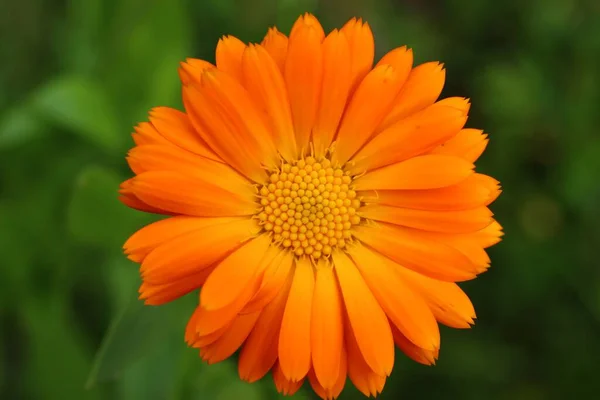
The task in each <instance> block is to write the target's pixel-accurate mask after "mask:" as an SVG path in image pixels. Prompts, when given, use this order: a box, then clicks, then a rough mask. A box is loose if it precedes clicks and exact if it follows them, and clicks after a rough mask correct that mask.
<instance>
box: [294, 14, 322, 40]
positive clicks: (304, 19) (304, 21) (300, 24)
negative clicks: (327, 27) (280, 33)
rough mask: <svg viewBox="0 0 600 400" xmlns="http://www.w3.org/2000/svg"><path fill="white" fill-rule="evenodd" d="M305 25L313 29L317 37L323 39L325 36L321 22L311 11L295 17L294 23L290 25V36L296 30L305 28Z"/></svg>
mask: <svg viewBox="0 0 600 400" xmlns="http://www.w3.org/2000/svg"><path fill="white" fill-rule="evenodd" d="M306 27H310V28H311V29H313V30H314V32H315V34H316V35H317V37H319V38H320V40H323V38H324V37H325V31H323V27H322V26H321V23H320V22H319V20H318V19H317V18H316V17H315V16H314V15H312V14H311V13H304V14H302V15H301V16H299V17H298V18H297V19H296V21H295V22H294V25H292V29H291V30H290V37H292V35H295V34H296V33H297V31H300V30H302V29H305V28H306Z"/></svg>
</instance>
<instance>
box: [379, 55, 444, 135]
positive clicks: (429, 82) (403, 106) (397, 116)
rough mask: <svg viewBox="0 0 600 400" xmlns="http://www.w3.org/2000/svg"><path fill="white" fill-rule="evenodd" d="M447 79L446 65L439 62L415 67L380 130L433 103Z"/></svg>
mask: <svg viewBox="0 0 600 400" xmlns="http://www.w3.org/2000/svg"><path fill="white" fill-rule="evenodd" d="M445 79H446V71H445V70H444V65H443V64H440V63H438V62H428V63H425V64H421V65H419V66H417V67H415V68H413V70H412V71H411V72H410V74H409V75H408V79H407V80H406V83H405V84H404V86H403V87H402V91H401V92H400V94H399V95H398V97H396V100H395V101H394V106H393V108H392V110H391V111H390V112H389V114H388V115H387V117H386V118H385V119H384V120H383V122H382V123H381V125H380V126H379V129H378V131H381V130H383V129H385V128H387V127H389V126H390V125H392V124H394V123H395V122H397V121H399V120H401V119H402V118H405V117H407V116H409V115H411V114H414V113H415V112H417V111H420V110H422V109H424V108H425V107H428V106H430V105H432V104H433V103H434V102H435V101H436V100H437V98H438V97H439V95H440V93H441V92H442V88H443V87H444V81H445Z"/></svg>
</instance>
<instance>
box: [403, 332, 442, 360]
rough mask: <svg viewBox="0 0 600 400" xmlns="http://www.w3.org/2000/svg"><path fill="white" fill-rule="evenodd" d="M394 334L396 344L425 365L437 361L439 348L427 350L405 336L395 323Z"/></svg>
mask: <svg viewBox="0 0 600 400" xmlns="http://www.w3.org/2000/svg"><path fill="white" fill-rule="evenodd" d="M392 334H393V335H394V343H396V346H398V348H399V349H400V350H402V352H403V353H404V354H406V355H407V356H408V357H410V358H411V359H413V360H414V361H416V362H418V363H420V364H423V365H433V364H435V361H436V360H437V358H438V356H439V353H440V350H439V349H434V350H425V349H423V348H421V347H419V346H417V345H415V344H414V343H413V342H411V341H410V340H408V339H407V338H406V336H404V335H403V334H402V332H400V330H398V328H396V327H395V326H393V325H392Z"/></svg>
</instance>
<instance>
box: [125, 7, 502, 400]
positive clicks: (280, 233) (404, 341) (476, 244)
mask: <svg viewBox="0 0 600 400" xmlns="http://www.w3.org/2000/svg"><path fill="white" fill-rule="evenodd" d="M373 59H374V42H373V36H372V33H371V30H370V28H369V25H368V24H366V23H363V22H362V21H361V20H357V19H352V20H350V21H349V22H348V23H347V24H346V25H344V27H343V28H341V29H340V30H337V29H336V30H333V31H332V32H330V33H329V34H327V35H326V34H325V32H324V31H323V28H322V27H321V25H320V24H319V22H318V21H317V19H316V18H315V17H313V16H312V15H309V14H306V15H303V16H301V17H300V18H299V19H298V20H297V21H296V23H295V24H294V26H293V28H292V30H291V33H290V35H289V37H287V36H285V35H284V34H282V33H280V32H279V31H277V29H275V28H271V29H270V30H269V31H268V33H267V35H266V37H265V38H264V40H263V41H262V43H261V44H249V45H246V44H244V43H242V42H241V41H240V40H238V39H236V38H234V37H231V36H228V37H224V38H223V39H221V40H220V41H219V43H218V45H217V49H216V65H212V64H211V63H209V62H207V61H202V60H198V59H188V60H187V61H186V62H185V63H182V65H181V69H180V77H181V81H182V84H183V102H184V105H185V112H182V111H177V110H175V109H171V108H166V107H159V108H155V109H153V110H152V111H151V112H150V118H149V122H144V123H141V124H140V125H139V126H137V128H136V131H135V133H134V134H133V138H134V141H135V144H136V146H135V147H134V148H133V149H132V150H131V151H130V153H129V156H128V158H127V159H128V162H129V165H130V167H131V169H132V170H133V172H134V173H135V177H133V178H132V179H129V180H127V181H125V182H124V183H123V184H122V187H121V200H122V201H123V202H124V203H125V204H126V205H128V206H130V207H133V208H135V209H138V210H142V211H146V212H151V213H157V214H162V215H165V216H167V217H166V218H164V219H162V220H160V221H158V222H155V223H153V224H151V225H149V226H146V227H144V228H142V229H141V230H139V231H138V232H137V233H135V234H134V235H133V236H132V237H131V238H130V239H129V240H128V241H127V243H126V244H125V251H126V253H127V255H128V256H129V258H130V259H132V260H134V261H136V262H139V263H141V275H142V279H143V283H142V286H141V288H140V293H141V296H140V297H141V298H142V299H144V300H145V302H146V303H147V304H151V305H159V304H163V303H166V302H170V301H172V300H175V299H177V298H178V297H180V296H183V295H185V294H186V293H189V292H191V291H194V290H197V289H199V288H201V290H200V296H199V305H198V307H197V308H196V310H195V311H194V312H193V314H192V316H191V318H190V320H189V323H188V325H187V330H186V333H185V339H186V341H187V343H188V344H189V345H190V346H192V347H194V348H198V349H199V350H200V356H201V357H202V359H204V360H205V361H207V362H208V363H216V362H219V361H222V360H225V359H227V358H228V357H230V356H232V355H233V354H234V353H235V352H236V351H238V350H239V363H238V366H239V375H240V377H241V379H243V380H246V381H248V382H254V381H257V380H259V379H261V378H262V377H263V376H265V375H266V374H267V373H268V372H271V375H272V377H273V379H274V381H275V385H276V387H277V389H278V390H279V391H280V392H282V393H284V394H292V393H294V392H295V391H297V390H298V388H299V387H300V386H301V385H302V383H303V382H304V381H305V380H306V379H307V380H308V381H309V382H310V385H311V386H312V388H313V389H314V391H315V392H316V393H317V394H318V395H319V396H321V397H322V398H327V399H328V398H336V397H337V396H338V395H339V394H340V392H341V391H342V389H343V387H344V385H345V383H346V379H347V377H349V378H350V380H351V381H352V382H353V383H354V385H355V386H356V387H357V388H358V389H359V390H360V391H361V392H363V393H364V394H365V395H367V396H369V395H376V394H378V393H380V392H381V391H382V389H383V386H384V384H385V381H386V377H388V376H389V375H390V373H391V371H392V367H393V365H394V345H396V346H398V347H399V348H400V349H401V350H402V351H403V352H404V353H405V354H406V355H408V356H409V357H410V358H412V359H414V360H415V361H417V362H419V363H423V364H433V363H434V362H435V360H436V359H437V356H438V351H439V349H440V333H439V330H438V322H439V323H442V324H445V325H448V326H451V327H454V328H468V327H469V326H471V324H473V320H474V318H475V312H474V310H473V306H472V305H471V302H470V301H469V298H468V297H467V296H466V294H465V293H464V292H463V291H462V290H461V289H460V288H459V287H458V286H457V284H456V283H455V282H460V281H465V280H469V279H473V278H475V277H476V276H477V275H478V274H479V273H481V272H484V271H485V270H486V269H487V268H488V267H489V264H490V259H489V258H488V256H487V254H486V251H485V249H486V248H487V247H489V246H491V245H493V244H495V243H497V242H498V241H499V240H500V237H501V235H502V233H501V227H500V225H499V224H498V223H497V222H495V221H494V219H493V217H492V213H491V212H490V210H489V208H488V205H489V204H490V203H491V202H492V201H493V200H494V199H495V198H496V197H497V196H498V195H499V193H500V189H499V185H498V182H497V181H496V180H495V179H493V178H491V177H489V176H486V175H482V174H479V173H476V172H475V171H474V165H473V163H474V162H475V161H476V160H477V158H478V157H479V156H480V155H481V154H482V152H483V151H484V148H485V147H486V145H487V141H488V139H487V136H486V135H485V134H484V133H483V132H482V131H480V130H476V129H469V128H464V126H465V123H466V121H467V114H468V111H469V101H468V100H467V99H464V98H457V97H451V98H446V99H443V100H439V101H437V99H438V97H439V95H440V92H441V90H442V86H443V84H444V79H445V71H444V69H443V66H442V65H441V64H439V63H437V62H429V63H425V64H421V65H419V66H416V67H413V55H412V51H411V50H410V49H407V48H406V47H399V48H396V49H394V50H392V51H390V52H389V53H387V54H386V55H385V56H383V58H382V59H381V60H379V61H378V62H377V63H376V64H375V66H373Z"/></svg>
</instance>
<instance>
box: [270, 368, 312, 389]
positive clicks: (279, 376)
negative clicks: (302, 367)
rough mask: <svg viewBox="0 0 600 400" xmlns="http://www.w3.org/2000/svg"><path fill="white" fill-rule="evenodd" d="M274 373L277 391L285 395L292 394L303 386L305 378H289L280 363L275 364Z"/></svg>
mask: <svg viewBox="0 0 600 400" xmlns="http://www.w3.org/2000/svg"><path fill="white" fill-rule="evenodd" d="M272 375H273V382H275V387H276V388H277V391H278V392H279V393H281V394H283V395H284V396H292V395H293V394H294V393H296V392H297V391H298V389H300V388H301V387H302V384H303V383H304V378H302V379H300V380H297V381H293V380H291V379H289V378H287V377H286V376H285V374H284V373H283V369H282V368H281V364H280V363H277V364H275V366H274V367H273V372H272Z"/></svg>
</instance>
